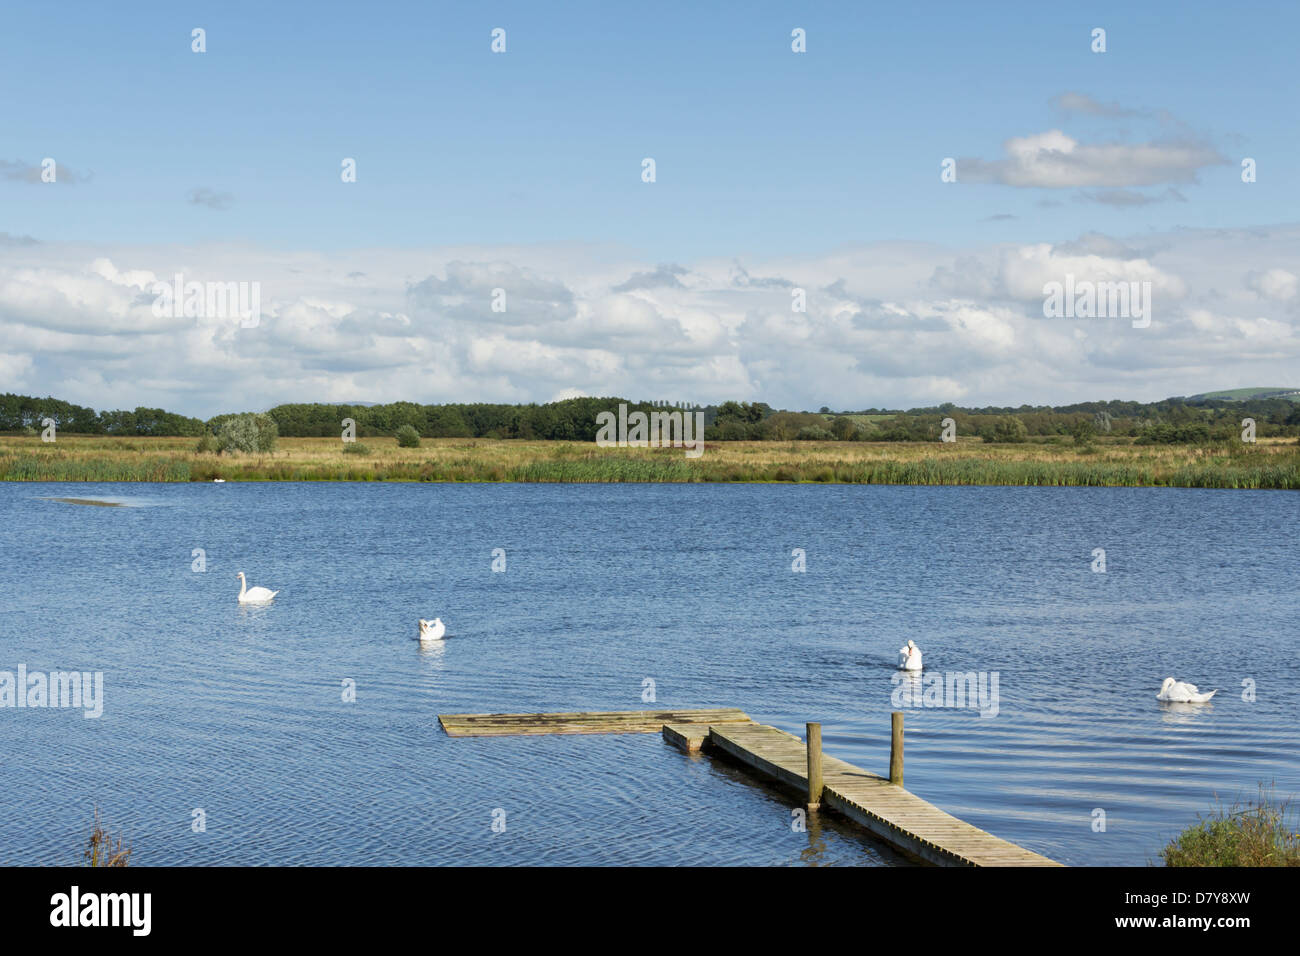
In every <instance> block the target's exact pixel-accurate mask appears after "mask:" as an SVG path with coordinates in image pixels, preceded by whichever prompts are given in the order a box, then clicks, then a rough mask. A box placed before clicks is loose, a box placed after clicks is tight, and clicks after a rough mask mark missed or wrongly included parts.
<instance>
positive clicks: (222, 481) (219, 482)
mask: <svg viewBox="0 0 1300 956" xmlns="http://www.w3.org/2000/svg"><path fill="white" fill-rule="evenodd" d="M212 483H213V484H214V485H224V484H225V483H226V479H224V478H213V479H212Z"/></svg>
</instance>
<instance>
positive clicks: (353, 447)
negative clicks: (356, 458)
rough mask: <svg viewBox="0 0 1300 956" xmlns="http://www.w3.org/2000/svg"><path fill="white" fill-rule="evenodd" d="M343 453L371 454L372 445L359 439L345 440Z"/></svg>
mask: <svg viewBox="0 0 1300 956" xmlns="http://www.w3.org/2000/svg"><path fill="white" fill-rule="evenodd" d="M343 454H345V455H369V454H370V446H369V445H365V444H362V443H361V442H359V441H345V442H344V443H343Z"/></svg>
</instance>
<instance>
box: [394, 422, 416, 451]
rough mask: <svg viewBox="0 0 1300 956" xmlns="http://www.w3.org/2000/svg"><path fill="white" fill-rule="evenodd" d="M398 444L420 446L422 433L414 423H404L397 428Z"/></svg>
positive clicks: (408, 446) (401, 445) (409, 446)
mask: <svg viewBox="0 0 1300 956" xmlns="http://www.w3.org/2000/svg"><path fill="white" fill-rule="evenodd" d="M397 444H398V446H399V447H401V448H419V447H420V433H419V432H417V431H416V430H415V426H414V425H403V426H402V427H401V428H399V429H398V430H397Z"/></svg>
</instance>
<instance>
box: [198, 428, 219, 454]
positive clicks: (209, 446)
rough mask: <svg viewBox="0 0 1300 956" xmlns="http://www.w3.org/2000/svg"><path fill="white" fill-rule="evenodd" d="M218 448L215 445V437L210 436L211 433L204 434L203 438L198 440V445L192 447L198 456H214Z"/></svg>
mask: <svg viewBox="0 0 1300 956" xmlns="http://www.w3.org/2000/svg"><path fill="white" fill-rule="evenodd" d="M219 447H220V446H219V445H218V444H217V436H216V435H214V434H212V432H204V433H203V437H202V438H200V439H199V441H198V444H196V445H195V446H194V450H195V451H196V452H198V453H199V454H200V455H212V454H216V451H217V449H218V448H219Z"/></svg>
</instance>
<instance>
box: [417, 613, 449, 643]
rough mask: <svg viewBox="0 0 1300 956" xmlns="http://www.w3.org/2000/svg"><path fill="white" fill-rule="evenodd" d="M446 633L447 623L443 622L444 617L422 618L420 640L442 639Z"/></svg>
mask: <svg viewBox="0 0 1300 956" xmlns="http://www.w3.org/2000/svg"><path fill="white" fill-rule="evenodd" d="M446 633H447V625H446V624H443V623H442V618H440V617H435V618H434V619H433V620H432V621H426V620H425V619H424V618H420V640H422V641H440V640H442V635H444V634H446Z"/></svg>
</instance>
